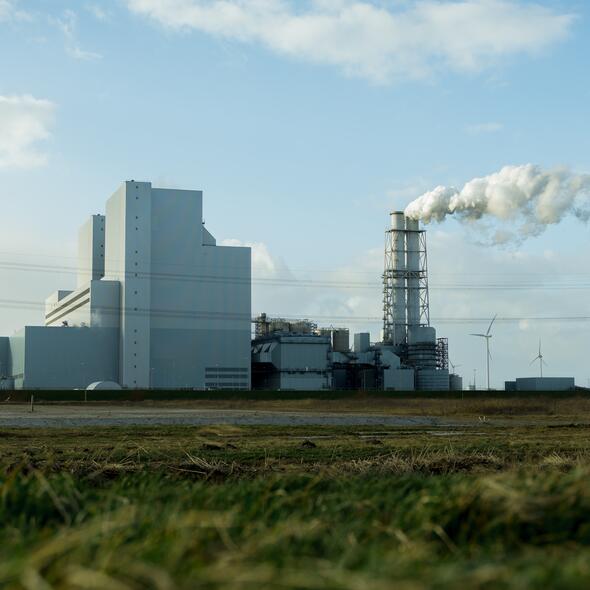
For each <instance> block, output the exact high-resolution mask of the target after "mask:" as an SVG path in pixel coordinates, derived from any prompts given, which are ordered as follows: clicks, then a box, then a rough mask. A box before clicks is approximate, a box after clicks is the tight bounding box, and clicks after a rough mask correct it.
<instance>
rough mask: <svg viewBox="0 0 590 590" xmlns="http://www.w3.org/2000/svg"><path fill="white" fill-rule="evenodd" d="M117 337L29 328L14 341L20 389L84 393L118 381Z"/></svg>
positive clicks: (101, 331) (104, 331) (100, 331)
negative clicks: (95, 385)
mask: <svg viewBox="0 0 590 590" xmlns="http://www.w3.org/2000/svg"><path fill="white" fill-rule="evenodd" d="M117 341H118V333H117V330H114V329H109V328H51V327H41V326H28V327H26V328H25V329H24V330H23V331H22V332H21V333H20V334H19V335H18V336H17V337H15V338H14V339H13V338H11V345H12V351H13V353H12V358H13V374H14V375H15V387H16V388H17V389H85V388H86V387H87V386H88V385H90V384H91V383H93V382H95V381H117V376H118V342H117Z"/></svg>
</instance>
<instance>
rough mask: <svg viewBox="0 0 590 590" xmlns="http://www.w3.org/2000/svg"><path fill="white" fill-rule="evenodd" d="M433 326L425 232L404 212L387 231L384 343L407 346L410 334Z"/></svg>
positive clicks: (397, 214) (393, 215) (395, 215)
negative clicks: (416, 329) (415, 330)
mask: <svg viewBox="0 0 590 590" xmlns="http://www.w3.org/2000/svg"><path fill="white" fill-rule="evenodd" d="M428 326H430V310H429V295H428V264H427V253H426V232H425V230H423V229H421V228H420V222H419V221H418V220H415V219H410V218H409V217H406V216H405V215H404V213H403V211H394V212H393V213H391V229H388V230H387V231H386V232H385V270H384V273H383V342H384V343H388V344H392V345H393V346H396V347H397V346H399V347H403V346H407V345H408V343H409V342H408V336H409V333H410V331H413V330H414V329H415V328H420V327H428Z"/></svg>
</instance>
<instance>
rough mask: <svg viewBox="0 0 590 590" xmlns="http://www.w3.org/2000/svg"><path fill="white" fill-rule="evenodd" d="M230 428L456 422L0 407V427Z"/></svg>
mask: <svg viewBox="0 0 590 590" xmlns="http://www.w3.org/2000/svg"><path fill="white" fill-rule="evenodd" d="M210 424H234V425H238V426H247V425H253V426H262V425H268V426H316V425H317V426H322V425H325V426H373V425H375V426H380V425H381V426H442V425H445V426H450V425H454V424H457V425H464V421H462V420H460V419H451V420H449V419H444V418H438V417H430V416H391V415H381V414H370V413H351V412H347V413H338V412H314V411H309V412H296V411H258V410H241V409H240V410H224V409H204V408H195V407H190V406H188V407H184V408H183V407H166V406H163V407H162V406H143V405H140V406H130V405H119V406H115V405H90V404H89V405H82V404H78V405H66V404H56V405H37V406H35V409H34V412H31V410H30V407H29V406H27V405H24V404H23V405H20V404H19V405H9V404H6V405H2V406H0V427H23V428H30V427H42V428H46V427H59V428H64V427H66V428H67V427H74V428H75V427H80V426H132V425H135V426H149V425H154V426H157V425H168V426H171V425H189V426H190V425H195V426H204V425H210Z"/></svg>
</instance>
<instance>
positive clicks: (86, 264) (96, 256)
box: [77, 215, 105, 289]
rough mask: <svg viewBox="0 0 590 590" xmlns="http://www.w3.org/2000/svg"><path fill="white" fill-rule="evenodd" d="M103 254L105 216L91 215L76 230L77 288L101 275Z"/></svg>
mask: <svg viewBox="0 0 590 590" xmlns="http://www.w3.org/2000/svg"><path fill="white" fill-rule="evenodd" d="M104 256H105V217H104V215H93V216H92V217H90V219H89V220H88V221H87V222H86V223H85V224H84V225H83V226H82V227H81V228H80V231H79V232H78V277H77V287H78V289H79V288H80V287H83V286H84V285H86V284H87V283H88V282H90V281H98V280H100V279H101V278H102V277H103V275H104Z"/></svg>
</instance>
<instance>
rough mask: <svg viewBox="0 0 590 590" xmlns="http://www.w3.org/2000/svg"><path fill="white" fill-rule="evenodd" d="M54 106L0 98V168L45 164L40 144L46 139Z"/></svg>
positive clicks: (26, 99)
mask: <svg viewBox="0 0 590 590" xmlns="http://www.w3.org/2000/svg"><path fill="white" fill-rule="evenodd" d="M54 115H55V105H54V104H53V103H51V102H50V101H48V100H40V99H37V98H34V97H32V96H28V95H25V96H0V168H33V167H35V166H41V165H43V164H45V163H46V161H47V156H46V154H45V153H44V152H43V151H42V150H40V149H39V147H38V144H39V143H40V142H43V141H46V140H47V139H49V137H50V135H51V133H50V130H51V127H52V125H53V121H54Z"/></svg>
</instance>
